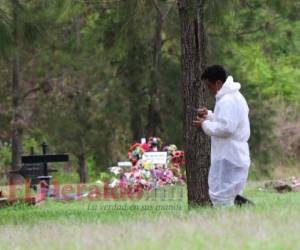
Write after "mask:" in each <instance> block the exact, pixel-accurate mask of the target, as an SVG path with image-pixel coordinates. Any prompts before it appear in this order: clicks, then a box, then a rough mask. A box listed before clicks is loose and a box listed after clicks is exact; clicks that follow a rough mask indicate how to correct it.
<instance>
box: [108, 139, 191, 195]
mask: <svg viewBox="0 0 300 250" xmlns="http://www.w3.org/2000/svg"><path fill="white" fill-rule="evenodd" d="M162 146H163V144H162V140H161V139H160V138H159V137H150V138H149V140H148V143H134V144H132V145H131V146H130V148H129V150H128V158H129V160H130V161H131V163H132V167H131V168H130V170H129V171H125V170H124V169H123V168H121V167H112V168H110V170H111V172H112V173H114V178H113V179H112V181H111V183H110V186H111V187H115V186H117V185H123V186H134V187H138V188H143V189H145V190H151V189H153V188H159V187H162V186H165V185H175V184H183V183H184V175H183V171H182V170H183V167H184V163H185V161H184V152H183V151H180V150H177V147H176V146H175V145H170V146H165V147H162ZM153 151H154V152H155V151H164V152H167V163H166V164H154V163H152V162H151V161H149V160H145V159H143V154H144V153H145V152H153Z"/></svg>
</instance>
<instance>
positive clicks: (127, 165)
mask: <svg viewBox="0 0 300 250" xmlns="http://www.w3.org/2000/svg"><path fill="white" fill-rule="evenodd" d="M118 167H121V168H130V167H132V164H131V162H130V161H119V162H118Z"/></svg>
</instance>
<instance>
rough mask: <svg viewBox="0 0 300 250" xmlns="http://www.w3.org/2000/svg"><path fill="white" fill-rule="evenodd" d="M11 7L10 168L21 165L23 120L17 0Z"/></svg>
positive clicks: (14, 0)
mask: <svg viewBox="0 0 300 250" xmlns="http://www.w3.org/2000/svg"><path fill="white" fill-rule="evenodd" d="M12 7H13V24H14V34H13V35H14V42H15V50H14V56H13V59H12V110H13V115H12V123H11V131H12V163H11V168H12V170H17V169H19V168H20V167H21V165H22V162H21V157H22V151H23V150H22V137H23V128H24V121H23V115H22V95H21V73H20V44H21V38H20V26H19V2H18V0H13V1H12Z"/></svg>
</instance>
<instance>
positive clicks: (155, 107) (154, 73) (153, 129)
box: [147, 11, 164, 137]
mask: <svg viewBox="0 0 300 250" xmlns="http://www.w3.org/2000/svg"><path fill="white" fill-rule="evenodd" d="M163 23H164V19H163V17H162V16H161V12H159V11H157V16H156V26H155V34H154V39H153V63H152V70H151V86H150V93H149V94H150V103H149V105H148V119H147V120H148V123H147V137H150V136H157V135H158V134H157V133H159V132H160V129H161V116H160V103H159V96H158V86H159V80H160V79H159V78H160V77H159V67H160V63H161V48H162V37H161V32H162V27H163Z"/></svg>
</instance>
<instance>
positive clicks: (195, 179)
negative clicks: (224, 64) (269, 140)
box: [177, 0, 210, 206]
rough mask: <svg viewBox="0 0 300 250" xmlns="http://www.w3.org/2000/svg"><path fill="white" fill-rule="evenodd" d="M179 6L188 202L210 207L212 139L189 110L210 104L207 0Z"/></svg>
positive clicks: (180, 1) (180, 2)
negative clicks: (204, 76)
mask: <svg viewBox="0 0 300 250" xmlns="http://www.w3.org/2000/svg"><path fill="white" fill-rule="evenodd" d="M177 3H178V10H179V18H180V25H181V67H182V76H181V82H182V95H183V101H184V114H185V117H184V140H185V151H186V173H187V187H188V203H189V206H194V205H207V204H209V195H208V172H209V166H210V140H209V138H208V137H207V136H206V135H205V134H204V133H203V131H202V130H201V129H196V128H195V127H193V126H192V121H193V120H194V119H195V117H196V113H195V112H193V111H192V110H191V109H188V108H187V107H188V106H190V107H203V106H206V107H207V105H208V93H207V88H206V86H205V84H204V82H203V81H201V74H202V72H203V70H204V68H205V65H206V35H205V28H204V0H178V2H177Z"/></svg>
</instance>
